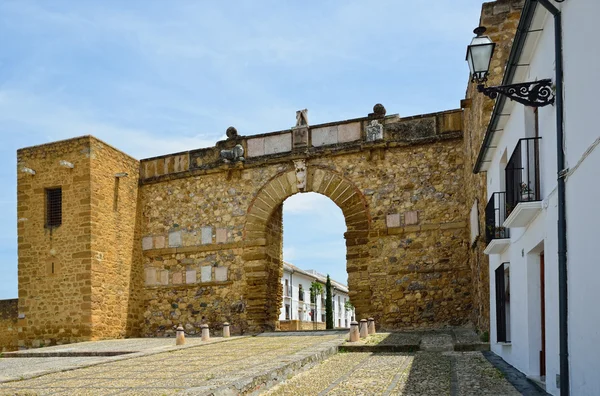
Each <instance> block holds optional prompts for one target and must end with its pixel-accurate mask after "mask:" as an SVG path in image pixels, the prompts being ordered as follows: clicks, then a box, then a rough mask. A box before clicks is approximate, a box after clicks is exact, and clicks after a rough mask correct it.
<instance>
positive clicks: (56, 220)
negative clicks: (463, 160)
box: [46, 188, 62, 228]
mask: <svg viewBox="0 0 600 396" xmlns="http://www.w3.org/2000/svg"><path fill="white" fill-rule="evenodd" d="M61 224H62V189H61V188H48V189H46V227H48V228H53V227H58V226H59V225H61Z"/></svg>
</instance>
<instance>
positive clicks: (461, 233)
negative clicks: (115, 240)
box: [140, 111, 472, 335]
mask: <svg viewBox="0 0 600 396" xmlns="http://www.w3.org/2000/svg"><path fill="white" fill-rule="evenodd" d="M351 121H353V123H350V124H348V122H343V123H340V124H337V125H335V124H334V123H332V124H327V126H325V127H322V126H317V127H314V129H313V131H314V130H316V131H317V132H318V133H317V134H315V136H320V137H319V139H321V140H319V141H318V145H317V144H314V143H315V137H314V136H312V135H309V136H311V137H310V138H309V145H310V144H311V142H312V145H313V146H312V147H310V148H304V149H303V150H301V151H296V150H291V148H290V147H291V146H290V143H288V139H292V135H291V134H289V133H287V132H282V133H275V134H266V135H259V136H252V137H251V138H241V137H235V138H233V139H232V140H233V141H234V142H233V143H237V144H242V145H243V146H244V147H246V148H248V145H249V144H250V143H249V142H250V141H253V142H254V143H252V145H253V146H252V147H251V148H252V149H251V150H250V153H254V154H255V155H254V156H252V157H250V158H246V161H245V162H233V163H223V162H222V161H218V160H215V158H218V155H217V156H216V157H215V155H214V154H213V151H212V150H214V149H212V148H210V149H202V150H198V151H192V152H188V153H187V154H186V153H178V154H173V155H170V156H163V157H158V158H157V159H148V160H143V161H142V162H141V170H142V185H141V190H140V191H141V192H140V197H141V200H140V202H141V207H142V226H141V230H142V240H141V245H142V248H143V266H144V273H145V284H146V286H145V292H144V295H145V302H144V304H143V306H144V307H145V312H144V323H143V334H145V335H160V334H164V333H168V332H172V331H173V327H174V326H176V325H178V324H183V325H184V326H186V328H187V329H188V331H190V332H192V331H196V329H197V328H198V327H199V324H201V323H203V322H207V323H210V324H211V327H215V328H218V327H219V326H220V323H222V322H223V321H229V322H230V323H232V325H233V326H234V327H233V328H232V331H239V332H242V331H246V330H250V331H255V330H259V329H274V328H275V326H276V322H277V314H278V312H279V309H278V308H279V306H280V304H281V298H282V297H281V290H280V289H281V287H280V277H281V271H282V269H281V204H282V203H283V201H284V200H285V199H286V198H287V197H288V196H290V195H293V194H295V193H298V192H301V191H302V190H303V191H315V192H318V193H321V194H323V195H326V196H328V197H330V198H331V199H332V200H333V201H334V202H336V204H338V206H340V207H341V208H342V211H343V212H344V216H345V218H346V225H347V227H348V232H347V233H346V245H347V249H348V250H347V263H348V264H347V270H348V273H349V287H350V299H351V301H352V303H353V304H354V305H355V307H356V309H357V316H358V317H359V318H361V317H367V316H373V317H375V318H376V319H377V320H378V321H379V323H381V324H382V325H381V326H382V328H388V329H395V328H415V327H419V328H422V327H439V326H444V325H449V324H453V325H456V324H462V323H465V322H466V321H467V320H468V318H469V317H470V315H471V308H472V296H471V279H470V275H471V271H470V269H469V266H468V261H467V254H468V253H467V251H468V235H467V234H468V231H467V225H466V223H465V221H464V220H465V219H466V218H467V217H468V216H467V213H468V212H467V210H466V209H465V208H466V206H465V195H464V186H463V177H464V159H463V154H462V150H463V143H462V132H461V128H462V123H461V113H460V112H457V111H453V112H445V113H437V114H432V115H424V116H417V117H411V118H407V119H402V120H401V119H399V118H398V117H397V116H390V117H385V118H383V119H380V120H379V121H378V120H375V121H376V124H378V123H380V125H382V126H383V128H382V136H381V137H380V138H379V139H377V140H376V141H367V142H365V140H367V139H368V138H367V136H366V134H367V130H368V128H367V127H368V126H370V125H373V119H358V120H351ZM354 125H356V127H355V126H354ZM324 136H325V137H324ZM331 136H333V137H331ZM349 136H350V138H352V139H354V140H349V141H345V140H348V139H350V138H349ZM326 139H330V140H329V141H326ZM340 140H342V141H341V142H340ZM324 141H325V142H324ZM233 143H232V142H228V141H225V142H219V143H218V144H217V148H224V149H226V148H227V147H228V145H229V146H231V144H233ZM288 149H289V151H288ZM261 150H262V151H261ZM290 151H291V152H290ZM294 160H304V162H303V164H304V165H305V167H306V176H305V186H304V187H298V185H299V179H298V173H297V172H298V170H297V168H296V166H297V164H294V162H293V161H294ZM271 308H273V309H271Z"/></svg>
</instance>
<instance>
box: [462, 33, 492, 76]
mask: <svg viewBox="0 0 600 396" xmlns="http://www.w3.org/2000/svg"><path fill="white" fill-rule="evenodd" d="M495 46H496V44H494V42H493V41H492V40H491V39H490V38H489V37H488V36H477V37H474V38H473V40H472V41H471V44H470V45H469V46H468V47H467V63H468V64H469V69H470V71H471V75H472V76H473V81H476V82H478V83H480V84H481V83H483V82H485V81H486V80H487V76H488V73H489V70H490V63H491V61H492V55H493V54H494V47H495Z"/></svg>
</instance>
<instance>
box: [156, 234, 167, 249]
mask: <svg viewBox="0 0 600 396" xmlns="http://www.w3.org/2000/svg"><path fill="white" fill-rule="evenodd" d="M164 247H165V236H164V235H159V236H155V237H154V248H155V249H162V248H164Z"/></svg>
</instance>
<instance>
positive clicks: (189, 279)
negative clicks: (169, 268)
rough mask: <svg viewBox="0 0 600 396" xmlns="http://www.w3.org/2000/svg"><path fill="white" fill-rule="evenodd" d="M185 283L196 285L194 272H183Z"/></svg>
mask: <svg viewBox="0 0 600 396" xmlns="http://www.w3.org/2000/svg"><path fill="white" fill-rule="evenodd" d="M185 283H187V284H188V285H189V284H191V283H196V270H190V271H185Z"/></svg>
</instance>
